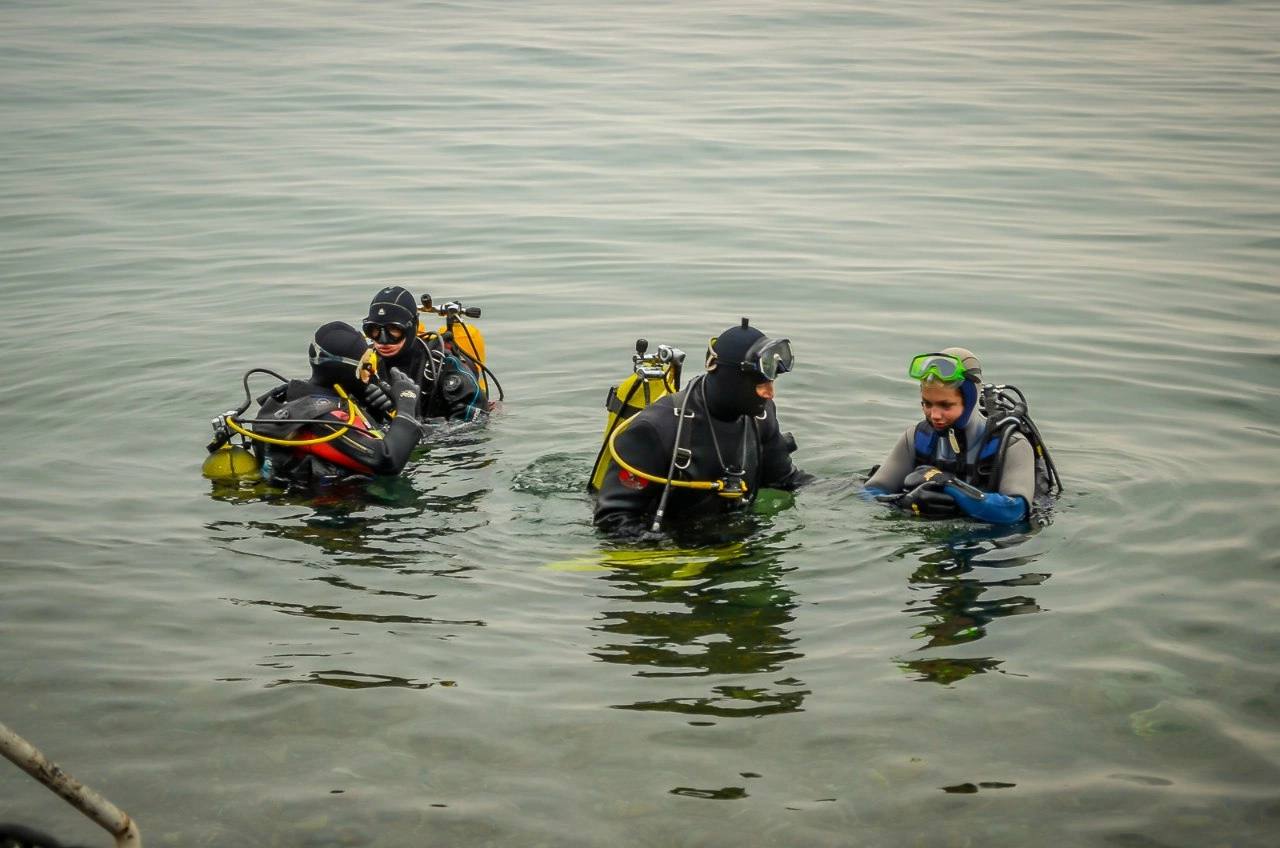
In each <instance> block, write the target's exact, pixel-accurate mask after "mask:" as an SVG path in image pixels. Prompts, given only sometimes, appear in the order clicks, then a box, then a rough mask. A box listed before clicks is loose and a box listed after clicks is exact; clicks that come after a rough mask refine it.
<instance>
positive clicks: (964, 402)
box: [907, 347, 982, 430]
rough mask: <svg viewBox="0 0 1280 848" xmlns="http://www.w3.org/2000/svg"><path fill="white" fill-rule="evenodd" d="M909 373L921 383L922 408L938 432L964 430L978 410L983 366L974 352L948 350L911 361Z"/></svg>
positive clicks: (924, 355)
mask: <svg viewBox="0 0 1280 848" xmlns="http://www.w3.org/2000/svg"><path fill="white" fill-rule="evenodd" d="M907 373H909V374H910V375H911V376H912V377H914V378H915V379H917V380H919V381H920V407H921V409H923V410H924V417H925V418H926V419H927V420H928V422H929V424H930V425H932V426H933V428H934V429H936V430H946V429H947V428H949V427H961V428H962V427H964V426H966V425H967V424H968V423H969V418H970V417H971V416H972V415H973V411H974V410H975V409H977V407H978V388H979V387H980V386H981V385H982V363H981V362H979V361H978V357H977V356H975V355H974V354H973V352H972V351H969V350H966V349H965V348H962V347H948V348H944V349H942V350H940V351H938V352H937V353H922V354H919V355H918V356H915V357H913V358H912V359H911V365H910V366H909V367H908V368H907Z"/></svg>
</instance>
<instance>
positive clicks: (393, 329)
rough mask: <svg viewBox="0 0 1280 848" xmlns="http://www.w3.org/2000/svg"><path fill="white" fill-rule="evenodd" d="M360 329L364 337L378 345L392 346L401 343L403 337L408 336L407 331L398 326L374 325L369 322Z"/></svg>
mask: <svg viewBox="0 0 1280 848" xmlns="http://www.w3.org/2000/svg"><path fill="white" fill-rule="evenodd" d="M360 329H362V330H364V334H365V335H366V336H368V337H369V338H371V339H373V340H374V341H375V342H377V343H378V344H384V345H393V344H395V343H396V342H399V341H403V340H404V337H405V336H406V335H408V331H407V330H405V328H404V327H401V326H400V325H399V324H376V323H374V322H372V321H369V322H366V323H365V325H364V326H363V327H361V328H360Z"/></svg>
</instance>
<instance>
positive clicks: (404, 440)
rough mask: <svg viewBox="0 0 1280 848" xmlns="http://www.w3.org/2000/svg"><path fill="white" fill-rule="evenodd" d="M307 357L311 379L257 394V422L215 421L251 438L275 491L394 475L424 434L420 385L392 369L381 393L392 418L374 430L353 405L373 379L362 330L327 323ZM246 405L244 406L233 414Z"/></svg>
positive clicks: (265, 476)
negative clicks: (388, 403)
mask: <svg viewBox="0 0 1280 848" xmlns="http://www.w3.org/2000/svg"><path fill="white" fill-rule="evenodd" d="M308 353H309V356H310V361H311V378H310V379H309V380H290V381H288V382H287V383H285V384H284V385H281V386H278V387H276V388H275V389H273V390H271V391H270V392H268V393H267V394H265V395H263V396H262V397H261V398H259V399H258V400H259V403H260V404H261V406H260V407H259V409H258V415H257V418H255V419H250V420H236V418H235V417H234V416H233V414H232V413H227V414H226V415H224V416H222V418H221V421H222V422H223V423H224V425H226V426H228V427H230V429H232V430H235V432H237V433H239V434H241V435H242V436H246V437H247V438H249V439H251V440H252V442H253V449H254V454H255V455H256V458H257V460H258V463H259V465H260V466H261V469H262V472H261V473H262V478H263V479H265V480H267V481H268V482H272V483H275V484H278V485H281V484H288V483H301V484H313V483H333V482H339V481H342V480H349V479H352V478H359V477H372V476H376V475H395V474H399V473H400V472H401V470H403V468H404V466H405V463H406V462H408V460H409V453H410V452H411V451H412V450H413V449H414V447H415V446H416V445H417V444H418V439H419V437H420V436H421V432H422V430H421V426H420V425H419V424H418V421H417V419H416V418H415V416H416V414H417V410H418V396H419V388H418V384H417V383H416V382H415V381H414V380H413V379H412V378H410V377H409V376H408V375H407V374H405V373H404V372H403V371H400V370H399V369H397V368H393V369H391V371H390V373H389V375H388V376H389V377H390V383H389V385H388V389H387V394H388V396H389V397H390V398H392V399H394V400H393V403H394V407H395V417H394V419H393V420H392V421H391V424H390V426H388V427H386V428H382V427H378V426H376V425H375V424H374V423H373V422H371V421H370V417H371V416H370V415H369V413H368V412H367V411H366V410H364V409H362V408H361V407H359V406H358V405H357V404H356V402H355V400H353V396H362V395H363V393H364V391H365V386H366V384H367V382H368V381H369V379H370V378H371V377H372V375H373V359H374V355H373V351H372V350H371V349H370V348H369V343H368V342H367V341H366V340H365V338H364V336H362V335H361V334H360V331H359V330H357V329H356V328H355V327H352V326H351V325H350V324H346V323H343V322H342V321H332V322H330V323H328V324H325V325H324V326H323V327H321V328H320V329H318V330H316V334H315V339H314V341H313V342H312V343H311V345H310V347H309V349H308ZM254 370H261V369H254ZM250 373H253V372H250ZM248 376H249V375H248V374H246V375H245V380H246V384H245V388H246V393H247V391H248V382H247V381H248ZM273 376H276V377H278V378H279V375H278V374H276V375H273ZM280 379H283V378H280ZM247 407H248V400H246V402H245V406H244V407H242V408H241V410H239V412H240V413H243V411H244V409H246V408H247ZM216 423H217V421H216V420H215V430H216V429H217V427H216ZM231 425H234V426H231ZM245 425H253V428H254V429H253V430H248V429H247V428H246V427H245ZM226 435H227V438H230V433H229V432H228V433H227V434H226ZM216 441H217V439H215V442H216ZM213 450H214V445H213V444H211V445H210V451H211V452H212V451H213Z"/></svg>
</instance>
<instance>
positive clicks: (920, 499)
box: [897, 465, 960, 518]
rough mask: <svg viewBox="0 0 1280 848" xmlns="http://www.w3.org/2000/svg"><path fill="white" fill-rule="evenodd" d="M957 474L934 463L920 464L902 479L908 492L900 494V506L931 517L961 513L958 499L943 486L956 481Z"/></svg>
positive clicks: (905, 510)
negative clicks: (936, 466)
mask: <svg viewBox="0 0 1280 848" xmlns="http://www.w3.org/2000/svg"><path fill="white" fill-rule="evenodd" d="M955 479H956V477H955V475H954V474H951V473H948V472H946V471H943V470H942V469H940V468H935V467H933V466H932V465H920V466H917V467H916V470H915V471H912V472H911V473H910V474H908V475H907V478H906V479H905V480H903V481H902V487H903V488H904V489H906V490H907V492H906V494H904V495H901V496H899V498H898V501H897V504H898V508H899V509H901V510H902V511H903V512H909V513H911V514H912V515H924V516H928V517H929V518H945V517H948V516H952V515H959V514H960V507H959V506H958V505H957V504H956V499H955V498H953V497H951V495H949V494H947V493H946V491H944V489H943V487H944V486H946V485H947V484H948V483H953V482H955Z"/></svg>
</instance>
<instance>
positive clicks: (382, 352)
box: [373, 337, 407, 356]
mask: <svg viewBox="0 0 1280 848" xmlns="http://www.w3.org/2000/svg"><path fill="white" fill-rule="evenodd" d="M406 341H407V339H405V338H404V337H401V338H400V341H398V342H393V343H392V344H383V343H382V342H374V343H373V349H374V350H376V351H377V352H378V356H395V355H396V354H397V353H399V352H400V351H402V350H404V343H405V342H406Z"/></svg>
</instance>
